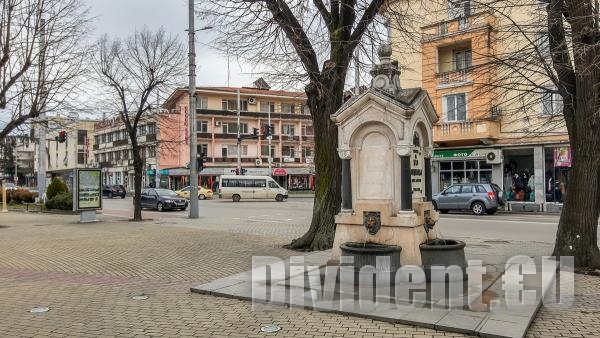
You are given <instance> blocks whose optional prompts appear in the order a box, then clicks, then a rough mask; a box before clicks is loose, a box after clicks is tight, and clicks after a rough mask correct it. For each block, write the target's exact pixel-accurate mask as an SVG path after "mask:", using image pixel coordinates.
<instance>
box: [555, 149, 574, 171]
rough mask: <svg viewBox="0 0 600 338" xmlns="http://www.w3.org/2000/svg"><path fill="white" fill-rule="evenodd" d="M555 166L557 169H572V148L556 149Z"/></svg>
mask: <svg viewBox="0 0 600 338" xmlns="http://www.w3.org/2000/svg"><path fill="white" fill-rule="evenodd" d="M554 166H555V167H570V166H571V147H558V148H554Z"/></svg>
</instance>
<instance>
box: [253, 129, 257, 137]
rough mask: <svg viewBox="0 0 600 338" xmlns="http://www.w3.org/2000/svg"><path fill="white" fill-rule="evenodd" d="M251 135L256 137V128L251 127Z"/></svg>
mask: <svg viewBox="0 0 600 338" xmlns="http://www.w3.org/2000/svg"><path fill="white" fill-rule="evenodd" d="M252 136H254V137H258V128H252Z"/></svg>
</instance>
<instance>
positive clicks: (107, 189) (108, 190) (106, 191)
mask: <svg viewBox="0 0 600 338" xmlns="http://www.w3.org/2000/svg"><path fill="white" fill-rule="evenodd" d="M126 193H127V192H126V191H125V187H124V186H122V185H118V184H105V185H104V186H103V187H102V196H107V197H108V198H113V197H115V196H119V197H121V198H125V194H126Z"/></svg>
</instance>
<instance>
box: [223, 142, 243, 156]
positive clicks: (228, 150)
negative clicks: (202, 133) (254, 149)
mask: <svg viewBox="0 0 600 338" xmlns="http://www.w3.org/2000/svg"><path fill="white" fill-rule="evenodd" d="M221 155H222V156H223V157H236V156H237V145H235V144H234V145H223V147H222V148H221ZM247 155H248V146H247V145H242V156H247Z"/></svg>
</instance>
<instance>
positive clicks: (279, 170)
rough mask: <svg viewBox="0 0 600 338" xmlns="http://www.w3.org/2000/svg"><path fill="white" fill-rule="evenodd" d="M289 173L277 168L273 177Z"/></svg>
mask: <svg viewBox="0 0 600 338" xmlns="http://www.w3.org/2000/svg"><path fill="white" fill-rule="evenodd" d="M285 175H287V172H286V171H285V169H283V168H277V169H274V170H273V176H285Z"/></svg>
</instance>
